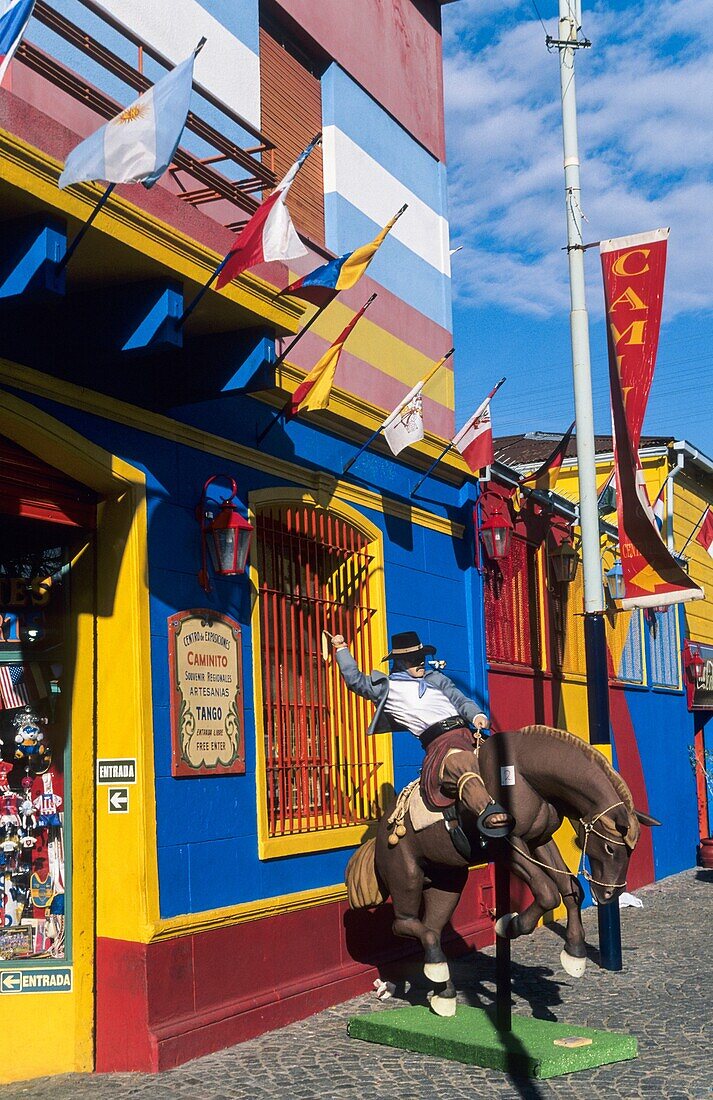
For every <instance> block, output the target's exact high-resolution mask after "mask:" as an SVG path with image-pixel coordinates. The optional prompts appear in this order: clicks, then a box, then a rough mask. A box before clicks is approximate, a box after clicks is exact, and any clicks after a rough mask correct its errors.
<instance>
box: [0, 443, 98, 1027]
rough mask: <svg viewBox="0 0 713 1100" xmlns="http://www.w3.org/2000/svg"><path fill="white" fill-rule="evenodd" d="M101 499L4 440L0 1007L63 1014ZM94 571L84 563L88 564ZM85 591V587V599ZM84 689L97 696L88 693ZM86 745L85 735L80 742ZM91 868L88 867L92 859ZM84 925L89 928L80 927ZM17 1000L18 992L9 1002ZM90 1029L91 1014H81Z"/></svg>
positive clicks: (88, 887)
mask: <svg viewBox="0 0 713 1100" xmlns="http://www.w3.org/2000/svg"><path fill="white" fill-rule="evenodd" d="M96 501H97V498H96V495H95V494H93V493H92V492H91V491H90V490H88V489H86V488H85V487H84V486H82V485H80V484H79V483H77V482H74V481H72V480H71V479H69V478H67V477H66V476H65V475H63V474H61V473H59V472H58V471H56V470H54V469H53V468H52V467H50V466H48V465H47V464H45V463H43V462H41V461H40V460H39V459H37V458H36V457H34V456H33V455H31V454H30V453H29V452H27V451H25V450H24V449H23V448H21V447H19V446H18V445H17V444H15V443H13V442H11V441H9V440H6V439H4V438H1V437H0V1009H2V1018H3V1020H4V1022H5V1025H6V1026H7V1024H8V1023H9V1021H10V1020H11V1019H12V1018H15V1019H16V1020H17V1021H18V1023H19V1022H20V1021H21V1020H22V1019H23V1018H24V1017H25V1016H26V1015H27V1013H28V1011H30V1012H31V1011H32V1008H33V1002H34V1010H35V1013H37V1010H38V1009H39V1008H40V1007H41V1008H42V1011H41V1012H40V1013H39V1015H37V1016H36V1018H40V1017H41V1016H46V1011H45V1007H44V1005H43V1006H40V1005H39V1004H38V998H39V997H42V996H45V997H47V996H49V995H52V997H53V1000H52V1002H51V1003H52V1007H51V1008H49V1014H50V1015H53V1014H54V1012H55V1011H58V1012H60V1013H61V1012H62V1008H63V1007H64V1009H65V1014H66V1015H67V1016H68V1017H69V1018H71V1019H75V1018H76V1014H75V1012H74V1011H70V1012H68V1013H67V1012H66V1009H67V1008H68V1007H69V1006H68V1001H67V999H65V997H63V996H60V997H59V1000H58V1001H57V995H61V994H65V995H68V997H69V998H70V999H71V1000H72V1001H74V994H75V989H76V984H77V980H79V981H82V982H83V981H84V980H85V978H86V974H85V973H82V972H81V971H84V970H85V969H86V960H83V965H80V967H79V971H77V968H76V966H75V963H76V961H77V959H76V955H77V952H76V950H75V945H74V932H75V929H74V921H73V914H74V909H75V899H76V898H77V897H79V898H83V897H89V898H91V897H92V894H93V885H92V882H91V881H89V882H87V881H86V880H85V876H86V872H85V871H84V868H86V866H87V860H86V858H83V857H80V859H79V864H80V866H81V868H82V869H83V870H82V872H80V874H79V876H78V881H77V882H75V881H74V874H73V862H74V861H73V858H72V857H73V846H72V840H73V828H72V825H73V777H74V775H75V769H74V768H73V714H72V711H73V707H72V700H73V698H74V695H75V687H76V685H75V668H76V661H75V657H76V646H77V629H76V623H77V609H78V603H79V602H80V601H79V593H78V592H77V585H76V583H75V582H76V580H77V578H79V579H80V581H81V586H82V591H81V606H82V608H83V609H85V610H86V609H87V608H88V607H89V608H91V606H92V605H93V602H94V594H93V591H92V588H93V573H94V571H93V569H92V567H91V562H92V560H93V554H94V528H95V515H96ZM88 566H89V567H88ZM87 584H89V589H90V591H89V592H87ZM84 690H85V691H87V690H88V691H90V692H91V691H93V685H88V686H86V687H85V689H84ZM82 740H83V742H85V738H84V737H83V738H82ZM89 866H91V861H90V863H89ZM82 923H83V924H84V923H85V922H84V921H83V922H82ZM13 994H14V996H13ZM86 1015H87V1018H86V1027H87V1028H88V1030H89V1032H90V1033H91V1026H92V1025H91V1016H90V1015H89V1014H86Z"/></svg>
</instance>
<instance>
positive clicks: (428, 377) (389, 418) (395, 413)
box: [342, 206, 456, 476]
mask: <svg viewBox="0 0 713 1100" xmlns="http://www.w3.org/2000/svg"><path fill="white" fill-rule="evenodd" d="M403 209H404V210H405V209H406V207H405V206H404V207H403ZM455 350H456V349H455V348H451V350H450V351H447V352H446V354H445V355H444V356H443V358H442V359H439V360H438V362H437V363H436V365H435V367H433V368H432V369H431V370H430V371H429V372H428V374H427V375H426V377H425V378H424V380H423V382H422V383H421V389H420V390H419V391H418V392H419V393H421V392H422V391H423V389H424V387H425V385H426V383H427V382H430V380H431V379H432V378H433V376H434V374H435V373H436V371H437V370H440V368H441V367H442V366H443V364H444V363H445V362H446V361H447V360H448V359H450V357H451V355H453V352H454V351H455ZM408 401H409V399H408V398H405V399H404V400H403V401H402V402H401V404H400V405H397V406H396V408H395V409H394V411H393V412H392V413H389V415H388V416H387V417H386V420H382V422H381V424H379V427H378V428H377V429H376V431H375V432H372V433H371V435H370V436H369V438H368V439H367V441H366V443H364V444H363V445H362V446H361V447H360V448H359V450H358V451H357V453H356V454H355V455H353V456H352V457H351V458H350V459H349V461H348V462H347V463H346V465H345V466H344V468H343V470H342V476H344V474H346V473H347V472H348V471H349V470H351V468H352V466H353V465H354V463H355V462H356V460H357V459H358V458H359V456H360V455H362V454H363V453H364V451H366V450H367V449H368V448H369V447H370V446H371V444H372V443H373V442H374V440H375V439H376V437H377V436H378V435H380V434H381V432H383V430H384V428H385V427H386V422H387V421H389V422H390V423H391V422H393V421H394V420H395V419H396V417H397V416H398V414H399V413H400V412H401V411H402V409H404V408H405V407H406V405H407V404H408Z"/></svg>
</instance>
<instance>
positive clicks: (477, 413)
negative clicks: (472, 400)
mask: <svg viewBox="0 0 713 1100" xmlns="http://www.w3.org/2000/svg"><path fill="white" fill-rule="evenodd" d="M504 381H505V378H501V379H500V381H499V382H496V383H495V385H494V386H493V388H492V390H491V391H490V393H489V394H488V396H487V397H486V398H484V399H483V400H482V401H481V402H480V404H479V405H478V408H477V409H476V410H475V412H474V413H473V416H472V417H471V420H473V421H475V420H477V419H478V417H479V416H480V415H481V414H482V412H483V409H484V408H485V406H486V405H487V404H488V402H489V401H492V399H493V398H494V397H495V394H496V393H497V392H498V390H499V389H500V387H501V386H502V384H503V382H504ZM468 423H470V420H469V421H468ZM462 430H463V429H462V428H461V431H462ZM458 434H459V433H458V432H456V434H455V435H454V437H453V439H452V440H451V441H450V443H449V444H448V446H447V447H444V449H443V450H442V451H441V453H440V454H439V456H438V458H437V459H436V461H435V462H433V463H431V465H430V466H429V467H428V469H427V470H426V472H425V474H424V475H423V477H422V478H421V480H420V481H417V482H416V484H415V485H414V487H413V489H412V490H411V492H410V493H409V496H411V497H412V496H414V495H415V494H416V492H417V491H418V490H419V489H420V488H421V486H422V485H423V483H424V481H425V480H426V478H428V477H429V476H430V475H431V473H432V472H433V471H434V470H435V468H436V466H437V465H438V463H439V462H440V461H441V460H442V459H444V458H445V457H446V455H447V454H448V452H449V451H450V449H451V448H452V447H455V441H456V439H457V438H458Z"/></svg>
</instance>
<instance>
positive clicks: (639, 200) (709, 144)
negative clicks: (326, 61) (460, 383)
mask: <svg viewBox="0 0 713 1100" xmlns="http://www.w3.org/2000/svg"><path fill="white" fill-rule="evenodd" d="M615 3H616V0H601V2H600V3H599V5H598V6H597V7H596V8H595V9H594V10H590V11H589V12H587V11H586V10H585V16H584V21H583V23H584V25H583V33H585V34H586V35H587V37H589V38H591V40H592V41H593V43H594V47H593V49H592V50H587V51H584V50H582V51H579V53H578V55H577V96H578V106H579V135H580V156H581V160H582V206H583V209H584V213H585V215H586V216H587V219H588V222H587V223H585V230H584V232H585V235H586V236H585V239H586V240H590V241H596V240H599V239H602V238H607V237H613V236H618V235H620V234H627V233H635V232H642V231H643V230H646V229H652V228H656V227H657V226H661V225H670V227H671V238H670V244H669V265H668V273H667V287H666V303H667V304H666V311H667V315H668V317H673V316H674V315H675V314H679V313H685V312H689V311H693V310H699V309H705V308H710V307H711V306H713V217H711V212H712V211H713V98H712V97H711V94H710V89H711V87H713V54H711V52H710V50H709V47H708V40H709V39H710V36H711V33H712V32H713V3H711V0H642V3H640V4H638V5H634V4H633V2H632V3H631V4H630V5H629V6H628V7H627V8H626V9H625V10H622V9H621V4H620V3H619V4H618V6H617V8H616V10H615V9H614V4H615ZM540 10H541V11H542V14H543V17H544V19H545V24H546V26H547V29H548V30H549V31H550V33H554V32H555V30H556V19H555V18H553V11H554V4H553V2H552V0H549V6H546V5H545V4H544V3H541V4H540ZM444 33H445V61H444V64H445V82H446V108H447V126H448V149H449V177H450V202H451V232H452V237H453V241H454V243H455V244H462V245H463V250H462V252H460V253H459V258H458V265H457V272H456V277H455V279H454V290H455V293H456V295H457V297H458V298H460V299H461V300H462V301H463V302H465V303H471V304H474V305H480V306H483V305H489V304H493V305H495V304H497V305H498V306H500V307H503V306H506V307H509V308H510V309H511V310H513V311H515V312H518V313H526V314H527V313H529V314H532V315H534V316H551V315H553V314H554V313H556V312H559V311H560V310H561V309H562V308H567V302H568V300H569V292H568V287H567V264H566V258H565V253H564V252H562V246H563V244H564V243H565V240H564V237H565V218H564V182H563V173H562V139H561V118H560V99H559V66H558V57H557V53H556V51H553V52H552V53H548V52H547V50H546V48H545V44H544V32H543V29H542V26H541V25H540V23H539V21H538V20H537V19H536V18H534V16H533V13H532V7H531V5H529V4H525V3H519V2H518V0H511V2H507V3H503V2H497V3H496V2H495V0H461V2H460V3H458V4H454V5H452V6H447V7H446V8H444ZM587 268H588V274H589V277H590V279H591V282H592V289H593V290H594V288H595V287H597V286H598V282H599V266H598V260H596V259H595V253H590V254H589V259H588V262H587Z"/></svg>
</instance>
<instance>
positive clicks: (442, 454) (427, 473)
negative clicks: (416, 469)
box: [409, 440, 453, 497]
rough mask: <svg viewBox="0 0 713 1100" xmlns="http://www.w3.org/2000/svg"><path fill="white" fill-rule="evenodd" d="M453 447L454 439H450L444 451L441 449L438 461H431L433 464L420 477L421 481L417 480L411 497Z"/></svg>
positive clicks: (410, 494)
mask: <svg viewBox="0 0 713 1100" xmlns="http://www.w3.org/2000/svg"><path fill="white" fill-rule="evenodd" d="M452 447H453V440H451V441H450V443H448V444H447V446H445V447H444V448H443V450H442V451H441V453H440V454H439V456H438V458H437V459H436V461H435V462H432V463H431V465H430V466H429V467H428V469H427V470H426V472H425V474H424V475H423V477H422V478H420V479H419V481H417V482H416V484H415V485H414V487H413V489H412V490H411V492H410V493H409V496H410V497H412V496H415V495H416V493H417V492H418V490H419V489H420V488H421V486H422V485H423V483H424V481H425V480H426V478H428V477H430V475H431V473H432V471H433V470H435V468H436V466H437V465H438V463H439V462H440V461H441V459H443V458H445V457H446V455H447V454H448V452H449V451H450V450H451V449H452Z"/></svg>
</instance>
